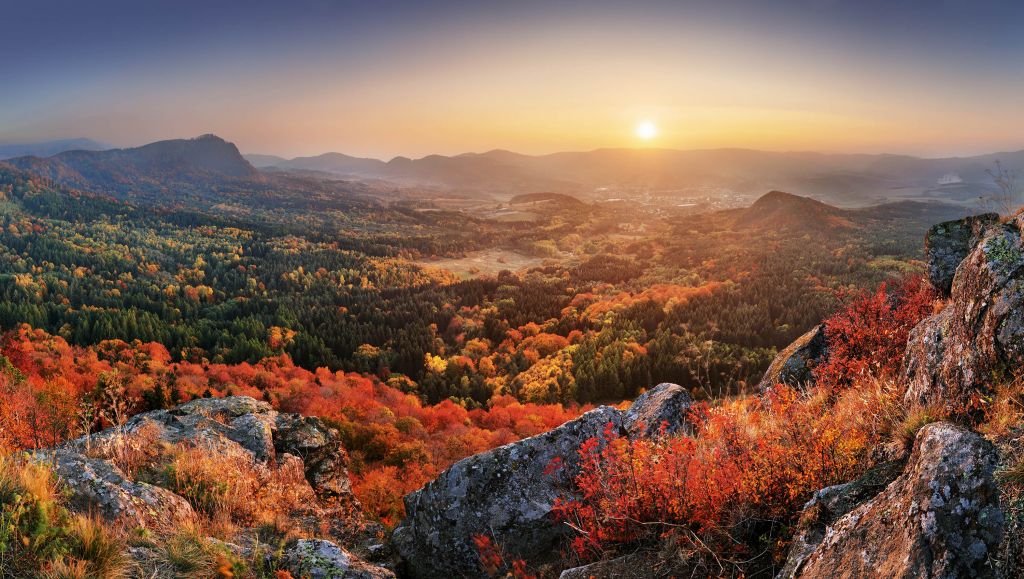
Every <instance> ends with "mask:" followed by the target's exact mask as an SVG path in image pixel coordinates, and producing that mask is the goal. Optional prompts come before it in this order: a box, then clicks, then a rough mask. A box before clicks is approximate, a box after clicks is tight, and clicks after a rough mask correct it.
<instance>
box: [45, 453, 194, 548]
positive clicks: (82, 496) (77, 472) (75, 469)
mask: <svg viewBox="0 0 1024 579" xmlns="http://www.w3.org/2000/svg"><path fill="white" fill-rule="evenodd" d="M34 458H35V460H38V461H39V462H41V463H45V464H47V465H50V466H51V467H52V468H53V471H54V473H55V474H56V475H57V476H58V477H59V478H60V479H61V481H63V483H64V484H65V485H66V487H67V490H68V491H69V493H70V497H69V501H70V507H71V508H72V509H73V510H75V511H77V512H80V513H92V512H95V513H97V514H99V515H101V516H102V517H104V518H105V519H107V520H108V521H110V522H113V523H117V524H119V525H123V526H125V527H127V528H132V527H142V528H147V529H168V528H172V527H175V526H179V525H183V524H187V523H189V522H191V521H193V520H194V519H195V512H194V511H193V510H192V506H191V505H190V504H189V503H188V501H186V500H185V499H183V498H182V497H180V496H178V495H176V494H174V493H172V492H171V491H169V490H166V489H163V488H160V487H158V486H153V485H150V484H146V483H143V482H138V483H136V482H132V481H131V480H129V479H128V478H127V477H125V475H124V473H123V472H121V470H120V469H118V468H117V467H116V466H114V465H113V464H111V463H109V462H107V461H105V460H103V459H99V458H89V457H86V456H84V455H82V454H79V453H77V452H74V451H70V450H65V449H55V450H50V451H41V452H38V453H36V454H35V455H34Z"/></svg>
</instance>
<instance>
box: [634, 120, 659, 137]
mask: <svg viewBox="0 0 1024 579" xmlns="http://www.w3.org/2000/svg"><path fill="white" fill-rule="evenodd" d="M636 136H637V137H639V138H641V139H643V140H645V141H649V140H651V139H653V138H654V137H657V136H658V127H656V126H654V123H652V122H651V121H641V122H640V124H638V125H637V126H636Z"/></svg>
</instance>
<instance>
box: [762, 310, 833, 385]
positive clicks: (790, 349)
mask: <svg viewBox="0 0 1024 579" xmlns="http://www.w3.org/2000/svg"><path fill="white" fill-rule="evenodd" d="M827 359H828V341H827V340H826V338H825V326H824V325H821V324H819V325H818V326H815V327H814V328H813V329H812V330H811V331H809V332H807V333H806V334H804V335H802V336H800V337H799V338H797V339H796V340H795V341H794V342H793V343H792V344H790V345H788V346H786V348H785V349H783V350H782V351H781V352H779V354H778V355H777V356H775V359H774V360H772V363H771V365H769V366H768V370H766V371H765V373H764V377H763V378H761V382H760V383H758V385H757V387H758V389H759V390H760V391H761V392H764V391H765V390H767V389H769V388H771V387H772V386H775V385H776V384H787V385H789V386H811V385H813V384H814V374H813V370H814V368H815V367H816V366H817V365H819V364H821V363H822V362H824V361H825V360H827Z"/></svg>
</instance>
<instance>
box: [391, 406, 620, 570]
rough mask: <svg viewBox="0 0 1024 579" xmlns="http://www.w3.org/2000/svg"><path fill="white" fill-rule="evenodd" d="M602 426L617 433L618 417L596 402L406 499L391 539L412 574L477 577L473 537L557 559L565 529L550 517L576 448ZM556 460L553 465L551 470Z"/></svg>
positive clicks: (469, 461)
mask: <svg viewBox="0 0 1024 579" xmlns="http://www.w3.org/2000/svg"><path fill="white" fill-rule="evenodd" d="M606 428H611V429H613V430H614V431H615V432H618V433H621V432H622V414H621V413H620V412H619V411H618V410H616V409H615V408H611V407H608V406H602V407H600V408H596V409H594V410H591V411H590V412H587V413H586V414H584V415H583V416H580V417H579V418H577V419H575V420H572V421H569V422H567V423H565V424H563V425H561V426H559V427H558V428H555V429H554V430H551V431H549V432H546V433H544V434H540V435H537V436H534V437H531V438H527V439H524V440H521V441H519V442H514V443H511V444H507V445H505V446H502V447H499V448H495V449H492V450H489V451H487V452H483V453H480V454H477V455H474V456H471V457H468V458H465V459H463V460H461V461H459V462H457V463H455V464H454V465H452V466H451V467H450V468H448V469H447V470H445V471H444V472H442V473H441V475H440V476H438V477H437V479H435V480H434V481H432V482H430V483H428V484H427V485H426V486H424V487H423V488H422V489H420V490H418V491H415V492H413V493H410V494H409V495H407V496H406V497H405V510H406V518H405V520H403V521H402V523H401V524H400V525H399V527H398V528H397V529H395V532H394V535H393V536H392V539H393V543H394V546H395V548H396V550H397V551H398V553H399V554H400V555H401V557H402V558H403V559H404V560H405V562H406V565H407V568H408V572H409V574H410V575H411V576H412V577H417V578H443V579H449V578H451V577H481V576H486V575H485V574H484V573H483V571H482V570H481V568H480V565H479V559H478V553H477V550H476V547H475V546H474V544H473V537H474V536H476V535H489V536H491V537H492V538H493V539H494V540H495V542H496V543H497V544H498V545H500V546H501V547H502V549H503V550H504V553H505V555H506V558H507V559H510V560H515V559H526V560H527V561H530V562H538V561H540V560H543V559H546V558H551V557H557V552H558V549H557V546H558V543H559V540H560V539H562V537H563V536H564V534H565V533H566V532H567V531H568V528H567V527H565V526H563V525H561V524H559V523H557V522H556V521H555V520H554V518H553V517H552V507H553V505H554V502H555V499H556V498H557V497H560V496H565V495H566V494H567V493H571V489H572V482H573V479H574V478H575V476H576V475H577V474H578V472H579V471H578V461H579V454H578V450H579V447H580V445H581V444H583V442H584V441H586V440H587V439H590V438H593V437H599V436H602V434H603V432H604V431H605V430H606ZM555 459H558V460H559V461H561V462H560V466H559V467H558V468H552V466H553V465H554V464H556V463H554V462H553V461H554V460H555Z"/></svg>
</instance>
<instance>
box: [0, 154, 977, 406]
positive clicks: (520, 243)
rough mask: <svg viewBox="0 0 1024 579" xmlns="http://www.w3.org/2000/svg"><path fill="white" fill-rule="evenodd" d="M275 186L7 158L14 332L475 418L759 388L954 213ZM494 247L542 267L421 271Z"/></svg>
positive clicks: (2, 257)
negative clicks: (312, 376) (504, 407)
mask: <svg viewBox="0 0 1024 579" xmlns="http://www.w3.org/2000/svg"><path fill="white" fill-rule="evenodd" d="M343 185H344V187H349V185H348V184H343ZM275 186H279V187H280V188H282V189H283V190H284V191H285V192H287V191H288V190H289V189H288V188H289V187H296V186H298V185H296V183H295V182H294V180H290V179H286V180H284V181H281V182H280V183H277V184H274V183H272V184H269V185H268V184H266V183H263V182H260V183H258V184H256V185H252V187H253V188H258V189H259V190H260V191H262V192H263V193H261V194H260V196H259V197H258V199H260V201H259V202H256V203H254V204H253V205H252V206H250V207H249V208H248V209H247V211H246V212H245V213H244V214H243V213H240V212H239V211H238V210H237V207H236V206H235V205H234V204H232V203H230V202H228V201H226V200H222V202H221V203H219V204H216V203H215V204H208V205H197V206H195V207H191V206H190V205H189V204H188V203H184V202H182V201H181V200H182V199H188V198H189V197H188V196H187V195H186V196H183V197H180V198H172V202H169V203H165V204H161V205H153V204H152V203H151V202H150V201H149V198H148V197H146V196H142V197H132V196H130V195H129V196H127V198H125V197H126V196H125V195H124V194H123V193H122V192H121V191H120V190H111V192H110V194H109V195H106V194H100V193H95V192H85V191H82V190H77V189H73V188H69V187H67V186H63V185H59V184H57V183H56V182H54V181H50V180H48V179H45V178H41V177H37V176H33V175H31V174H29V173H25V172H22V171H20V170H18V169H15V168H13V167H4V166H0V194H2V195H3V201H2V202H0V298H2V299H0V327H3V328H6V329H13V328H16V327H17V326H18V325H19V324H29V325H30V326H32V327H33V328H38V329H42V330H45V331H47V332H49V333H51V334H53V335H58V336H61V337H62V338H64V339H65V340H67V341H68V342H69V343H71V344H74V345H80V346H90V345H95V344H99V343H101V342H103V341H105V340H123V341H127V342H131V341H134V340H139V341H141V342H156V343H159V344H162V345H164V346H165V347H166V348H167V350H168V352H169V353H170V355H171V359H172V360H174V361H189V362H193V363H224V364H237V363H241V362H249V363H256V362H258V361H260V360H262V359H264V358H267V357H272V356H278V355H281V354H286V355H288V356H289V357H290V358H291V359H292V360H293V361H294V363H295V364H296V365H298V366H300V367H303V368H306V369H309V370H310V371H315V370H316V369H317V368H321V367H324V368H327V369H330V370H332V371H337V370H343V371H347V372H360V373H364V374H368V375H373V376H376V377H378V378H379V379H380V380H382V381H383V382H385V383H387V384H389V385H391V386H393V387H396V388H398V389H400V390H402V391H405V392H409V393H413V394H416V395H417V396H419V397H420V398H421V399H422V400H423V401H424V402H426V403H437V402H440V401H443V400H452V401H454V402H456V403H458V404H461V405H464V406H466V407H468V408H479V407H485V406H486V405H487V404H489V402H490V400H491V399H492V398H493V397H494V396H505V395H507V396H512V397H515V398H516V399H518V400H520V401H522V402H560V403H569V402H576V403H591V402H607V401H611V402H618V401H621V400H624V399H631V398H632V397H634V396H635V395H636V393H637V392H638V391H639V390H640V389H642V388H646V387H648V386H649V385H651V384H654V383H658V382H662V381H672V382H677V383H680V384H683V385H685V386H687V387H688V388H691V389H692V390H693V391H694V393H695V394H697V395H699V396H702V397H713V396H719V395H722V394H727V393H735V392H741V391H743V390H744V389H746V388H749V386H750V383H751V381H754V382H756V380H757V379H758V378H759V377H760V373H761V372H763V370H764V368H765V367H766V366H767V364H768V362H769V361H770V360H771V358H772V357H773V355H774V353H775V351H776V349H778V348H780V347H782V346H784V345H786V344H788V343H789V342H790V341H791V340H792V339H793V338H795V337H796V336H799V335H800V334H802V333H803V332H805V331H806V330H807V329H809V328H810V327H811V326H813V325H814V324H816V323H817V322H818V321H819V320H820V319H822V318H823V317H824V315H825V314H826V313H827V312H829V311H830V310H831V309H833V308H834V307H835V306H836V305H837V304H838V303H841V302H842V300H843V299H844V295H847V294H849V293H850V292H851V291H856V290H858V289H863V288H867V287H874V286H875V285H877V284H878V283H880V282H882V281H884V280H886V279H889V278H891V277H894V276H902V275H905V274H907V273H910V272H914V271H919V270H920V268H921V262H920V259H919V258H920V256H919V254H918V253H917V251H918V250H917V249H913V250H910V249H907V248H917V247H918V246H919V241H918V240H919V239H920V237H921V236H922V235H923V232H924V230H925V228H926V227H927V226H928V225H929V224H930V223H932V222H935V221H938V220H940V219H942V218H944V217H949V216H953V215H957V214H958V213H959V212H960V211H962V209H958V208H955V207H952V206H945V205H941V204H932V205H926V204H902V205H901V204H894V205H889V206H879V207H877V208H871V209H866V210H856V211H852V210H839V209H835V208H832V207H830V206H827V205H823V204H815V205H811V206H810V209H813V211H810V212H809V206H808V203H810V200H806V199H804V198H799V197H795V196H786V195H784V194H779V195H781V197H780V196H778V195H776V196H773V197H768V196H766V198H765V199H764V200H762V202H763V203H764V204H768V203H771V204H772V206H771V207H770V209H771V210H772V211H773V213H771V215H772V217H771V218H770V219H766V218H765V217H764V214H765V211H764V209H766V208H765V207H756V206H755V207H752V208H750V209H746V210H744V209H740V210H731V211H721V212H717V213H711V214H702V215H698V216H693V215H687V214H682V213H680V214H668V215H652V214H651V213H650V212H645V211H643V210H642V208H637V209H636V210H635V211H633V212H630V211H628V210H624V209H623V208H622V207H614V208H610V207H604V206H600V205H597V204H594V205H584V206H583V209H581V208H580V205H581V204H579V203H578V202H575V201H573V202H565V201H559V200H555V201H554V202H551V203H548V204H547V205H546V206H545V209H544V211H543V213H542V217H541V218H540V219H539V220H537V221H534V222H532V223H531V224H530V227H522V226H521V225H522V223H518V224H517V223H507V222H501V221H495V220H488V219H485V218H479V217H474V216H473V215H469V214H466V213H465V212H462V211H451V210H443V209H438V210H432V211H419V210H417V208H416V207H414V205H413V203H412V202H411V201H409V200H406V199H401V198H399V199H395V198H389V199H387V200H384V199H382V198H381V196H376V197H375V196H373V195H369V194H368V193H367V192H366V191H365V190H363V189H361V188H357V189H356V190H355V192H353V191H352V190H349V189H346V188H343V190H341V191H340V192H339V191H333V192H330V191H329V192H328V193H324V194H323V196H322V197H323V199H320V198H318V197H315V196H314V197H304V198H303V199H305V201H303V203H302V204H298V203H295V202H294V201H292V202H290V203H289V204H288V205H287V207H284V206H282V205H281V201H280V200H281V199H288V198H291V197H288V196H286V195H285V192H275V191H276V189H274V187H275ZM317 187H326V186H325V185H317ZM267 191H271V192H267ZM196 195H197V196H203V195H205V193H204V194H202V195H201V194H199V193H197V194H196ZM204 198H205V197H204ZM231 198H232V197H227V198H225V199H231ZM762 202H759V203H762ZM815 203H816V202H815ZM285 209H287V211H286V212H285ZM286 215H287V217H286ZM455 224H458V226H457V227H456V226H455ZM486 248H499V249H501V248H506V249H509V250H516V251H521V252H526V253H529V252H533V253H537V252H542V253H543V254H544V255H546V256H548V258H547V259H545V261H544V263H543V265H541V266H537V267H533V268H530V269H528V270H525V271H515V272H513V271H507V270H505V271H501V272H500V273H499V274H498V275H496V276H485V275H476V276H473V275H470V276H465V275H463V276H457V275H455V274H453V273H451V272H448V271H445V270H443V269H439V268H436V267H430V266H429V265H424V262H423V258H430V257H434V258H436V257H439V256H459V255H466V254H467V253H471V252H474V251H478V250H481V249H486ZM428 263H429V262H428Z"/></svg>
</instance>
